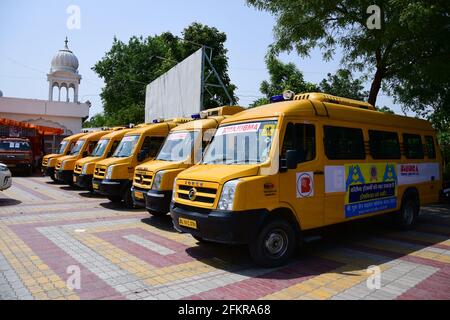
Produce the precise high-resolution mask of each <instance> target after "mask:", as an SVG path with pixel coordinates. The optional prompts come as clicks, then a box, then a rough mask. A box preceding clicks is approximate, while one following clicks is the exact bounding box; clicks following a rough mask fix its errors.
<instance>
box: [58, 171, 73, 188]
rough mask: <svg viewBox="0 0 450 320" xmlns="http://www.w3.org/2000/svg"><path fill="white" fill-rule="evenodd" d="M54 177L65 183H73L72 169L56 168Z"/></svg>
mask: <svg viewBox="0 0 450 320" xmlns="http://www.w3.org/2000/svg"><path fill="white" fill-rule="evenodd" d="M55 179H56V180H58V181H60V182H63V183H65V184H68V185H71V184H73V171H72V170H58V171H55Z"/></svg>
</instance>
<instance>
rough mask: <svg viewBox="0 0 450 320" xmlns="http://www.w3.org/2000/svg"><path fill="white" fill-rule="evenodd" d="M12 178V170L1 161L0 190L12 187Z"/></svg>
mask: <svg viewBox="0 0 450 320" xmlns="http://www.w3.org/2000/svg"><path fill="white" fill-rule="evenodd" d="M11 184H12V178H11V171H9V169H8V167H7V166H6V165H4V164H3V163H0V191H3V190H6V189H8V188H9V187H11Z"/></svg>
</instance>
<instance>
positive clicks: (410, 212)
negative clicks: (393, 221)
mask: <svg viewBox="0 0 450 320" xmlns="http://www.w3.org/2000/svg"><path fill="white" fill-rule="evenodd" d="M404 212H405V222H406V224H408V225H410V224H411V223H412V221H413V218H414V205H413V204H412V203H411V202H410V203H408V204H407V205H406V208H405V211H404Z"/></svg>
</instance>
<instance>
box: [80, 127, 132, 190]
mask: <svg viewBox="0 0 450 320" xmlns="http://www.w3.org/2000/svg"><path fill="white" fill-rule="evenodd" d="M113 130H114V131H113V132H111V133H108V134H106V135H104V136H103V137H102V138H101V139H100V140H99V141H98V143H97V145H96V146H95V149H94V151H92V154H91V155H90V156H89V157H86V158H82V159H80V160H78V161H77V162H75V169H74V171H73V182H74V184H75V185H77V186H78V187H80V188H82V189H86V190H90V191H92V178H93V176H94V168H95V164H96V163H97V162H99V161H101V160H103V159H106V158H109V157H111V156H112V155H113V153H114V151H116V148H117V146H118V145H119V143H120V141H121V140H122V138H123V136H124V135H125V134H127V133H128V132H130V131H132V130H133V129H125V128H123V127H122V128H113Z"/></svg>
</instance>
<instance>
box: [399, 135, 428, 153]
mask: <svg viewBox="0 0 450 320" xmlns="http://www.w3.org/2000/svg"><path fill="white" fill-rule="evenodd" d="M403 148H404V150H405V156H406V158H408V159H423V158H424V151H423V144H422V137H421V136H420V135H418V134H409V133H404V134H403Z"/></svg>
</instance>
